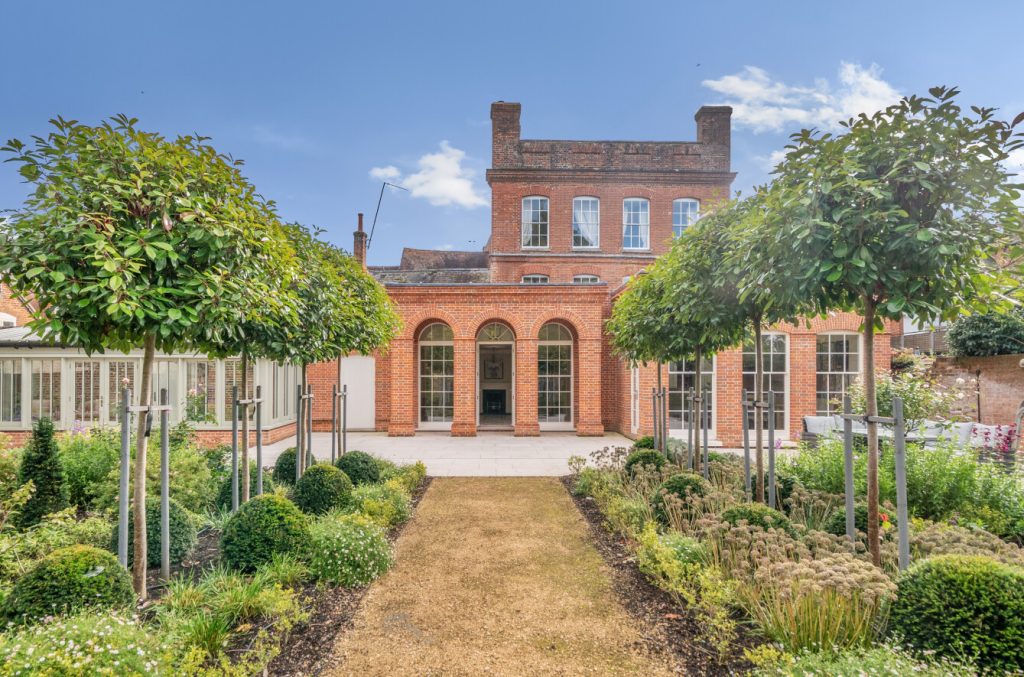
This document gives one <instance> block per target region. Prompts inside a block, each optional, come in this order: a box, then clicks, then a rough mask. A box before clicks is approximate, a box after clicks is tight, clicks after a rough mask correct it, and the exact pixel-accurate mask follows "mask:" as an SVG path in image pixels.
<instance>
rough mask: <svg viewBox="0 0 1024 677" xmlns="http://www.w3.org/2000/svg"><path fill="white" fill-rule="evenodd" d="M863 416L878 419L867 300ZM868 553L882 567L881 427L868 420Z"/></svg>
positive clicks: (866, 301) (872, 324)
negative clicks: (879, 451)
mask: <svg viewBox="0 0 1024 677" xmlns="http://www.w3.org/2000/svg"><path fill="white" fill-rule="evenodd" d="M863 370H864V372H863V379H864V409H865V411H864V413H865V414H866V415H867V416H868V417H871V416H878V399H877V398H876V396H875V301H874V299H872V298H871V297H870V296H865V297H864V366H863ZM867 427H868V496H867V500H868V550H869V551H871V560H872V561H873V562H874V563H875V566H882V544H881V541H880V540H879V533H878V423H875V422H874V421H871V420H870V418H869V420H868V424H867Z"/></svg>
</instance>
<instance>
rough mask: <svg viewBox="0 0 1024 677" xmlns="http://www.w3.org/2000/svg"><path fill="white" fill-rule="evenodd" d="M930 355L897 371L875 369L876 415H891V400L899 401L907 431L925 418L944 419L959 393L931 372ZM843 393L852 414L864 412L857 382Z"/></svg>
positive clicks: (860, 390) (860, 391) (952, 407)
mask: <svg viewBox="0 0 1024 677" xmlns="http://www.w3.org/2000/svg"><path fill="white" fill-rule="evenodd" d="M934 362H935V360H934V359H933V358H926V357H922V358H919V359H918V361H917V363H916V364H914V365H912V366H910V367H908V368H907V369H905V370H903V371H900V372H891V371H888V370H885V371H876V374H875V400H876V401H877V402H878V415H879V416H892V402H893V400H894V399H895V398H897V397H898V398H900V399H902V400H903V416H904V418H905V419H906V422H907V430H917V429H918V428H919V427H920V426H921V425H922V424H923V423H924V422H925V421H926V420H928V419H940V420H946V419H948V418H950V416H951V415H952V414H953V412H954V409H955V408H956V405H957V402H958V399H959V397H961V396H962V395H963V393H962V392H961V391H960V389H959V387H947V386H945V385H943V384H942V383H940V382H939V380H938V378H937V377H936V376H935V374H934V373H933V372H932V371H931V367H932V364H933V363H934ZM847 392H848V393H849V395H850V403H851V405H852V406H853V411H854V413H858V414H863V413H864V412H865V410H866V409H865V404H866V403H865V399H864V386H863V384H861V382H860V381H855V382H853V383H852V384H850V387H849V388H848V390H847Z"/></svg>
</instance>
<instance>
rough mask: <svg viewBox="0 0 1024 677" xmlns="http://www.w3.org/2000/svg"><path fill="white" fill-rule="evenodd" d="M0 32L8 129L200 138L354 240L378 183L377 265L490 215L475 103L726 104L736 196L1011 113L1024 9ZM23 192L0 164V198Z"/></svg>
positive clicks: (589, 123) (71, 10)
mask: <svg viewBox="0 0 1024 677" xmlns="http://www.w3.org/2000/svg"><path fill="white" fill-rule="evenodd" d="M3 15H4V16H3V19H4V20H3V24H4V27H5V30H4V35H3V36H2V37H0V92H2V95H0V136H2V137H4V139H7V138H11V137H17V138H22V139H24V138H26V137H28V136H30V135H32V134H43V133H45V132H46V121H47V120H48V119H49V118H51V117H54V116H56V115H63V116H65V117H69V118H75V119H78V120H82V121H87V122H96V121H98V120H99V119H101V118H103V117H107V116H110V115H112V114H116V113H127V114H129V115H133V116H135V117H138V118H139V119H140V121H141V125H142V126H143V127H145V128H148V129H153V130H157V131H160V132H163V133H165V134H168V135H173V134H179V133H189V132H193V131H197V132H200V133H202V134H204V135H208V136H212V137H213V140H214V141H213V142H214V144H215V145H216V146H217V148H218V149H219V150H221V151H223V152H229V153H231V154H233V155H234V156H236V157H239V158H243V159H245V160H246V170H245V171H246V173H247V175H248V176H249V177H250V178H251V179H252V181H253V182H254V183H255V184H256V186H257V187H258V188H259V190H260V191H261V192H262V193H264V194H265V195H267V196H268V197H270V198H272V199H274V200H276V201H277V203H278V206H279V211H280V213H281V215H282V217H283V218H285V219H288V220H296V221H301V222H303V223H307V224H311V225H318V226H320V227H322V228H324V229H325V230H326V231H327V237H328V238H329V239H331V240H332V241H334V242H336V243H337V244H340V245H342V246H344V247H346V248H350V247H351V232H352V230H353V229H354V226H355V214H356V212H359V211H362V212H365V213H367V219H372V215H373V210H374V207H375V206H376V202H377V196H378V191H379V189H380V185H381V183H380V179H381V178H382V177H393V178H394V179H395V180H396V181H398V182H401V183H404V184H406V185H407V186H409V187H411V188H414V191H413V192H411V193H400V192H391V191H389V192H388V193H387V194H385V196H384V204H383V206H382V209H381V216H380V220H379V221H378V224H377V232H376V234H375V235H374V239H373V244H372V247H371V250H370V262H371V263H375V264H386V263H397V261H398V257H399V254H400V252H401V248H402V246H414V247H429V248H434V247H444V248H455V249H461V248H468V249H479V248H480V247H481V246H482V245H483V243H484V242H485V241H486V239H487V236H488V232H489V228H490V211H489V209H488V204H489V190H488V188H487V185H486V182H485V181H484V172H485V171H486V169H487V166H488V164H489V160H490V123H489V114H488V111H489V105H490V103H491V101H494V100H498V99H502V100H506V101H519V102H521V103H522V104H523V119H522V124H523V136H524V137H526V138H578V139H591V138H595V139H653V140H687V139H692V138H694V136H695V132H694V127H693V113H694V112H695V111H696V110H697V108H698V107H700V106H701V105H702V104H713V103H731V104H733V105H735V106H737V115H736V117H735V120H734V122H735V125H734V131H733V167H734V169H735V171H737V172H738V173H739V176H738V178H737V181H736V184H735V188H736V189H740V190H744V191H747V190H749V188H750V187H751V186H752V185H754V184H756V183H760V182H762V181H764V180H765V178H766V177H767V172H768V170H769V168H770V166H771V159H772V157H773V154H774V153H778V151H779V150H780V149H781V148H782V147H783V145H785V143H786V138H787V134H788V133H790V132H793V131H796V130H797V129H799V128H800V127H801V126H805V125H807V124H814V125H828V124H830V123H831V121H832V120H834V119H835V117H836V116H837V115H843V114H847V113H855V112H859V110H860V109H863V108H871V107H876V108H877V107H879V106H881V105H884V103H886V102H887V100H888V99H890V98H892V97H895V96H897V95H898V94H905V93H924V92H926V90H927V88H928V87H930V86H933V85H936V84H955V85H958V86H960V87H961V88H962V89H963V91H964V95H965V96H964V100H965V102H969V103H975V104H979V105H987V106H995V107H999V108H1001V109H1003V110H1004V111H1005V112H1006V117H1008V118H1009V117H1012V116H1013V115H1015V114H1016V113H1017V112H1020V111H1022V110H1024V52H1022V51H1021V50H1020V49H1019V45H1020V27H1021V26H1022V25H1024V3H1021V2H1018V1H1016V0H1006V1H1003V2H976V3H971V4H969V5H965V4H963V3H962V2H956V3H954V2H946V1H932V2H910V1H907V2H895V1H892V0H890V1H889V2H868V1H861V2H857V3H837V2H825V1H824V0H820V1H819V2H795V1H791V2H785V3H781V2H777V3H769V2H764V1H763V0H762V1H760V2H693V1H690V2H682V1H677V2H628V3H626V2H623V3H611V2H602V3H593V2H551V1H550V0H549V1H548V2H515V3H513V2H508V1H505V2H484V1H482V0H478V1H477V2H461V3H454V2H439V1H434V2H397V1H393V2H386V3H365V2H364V3H358V6H356V3H340V2H299V1H293V2H290V3H269V2H254V1H250V2H226V1H221V0H206V1H205V2H188V1H182V0H175V2H173V3H171V2H166V3H157V2H142V1H138V0H137V1H136V2H104V1H102V0H95V1H93V2H84V1H79V2H58V1H50V2H45V3H43V2H38V3H32V2H20V3H6V4H5V7H4V12H3ZM24 193H25V186H24V185H23V184H21V183H20V179H19V177H18V176H17V174H16V172H15V171H14V167H13V166H11V165H9V164H8V165H2V166H0V209H2V208H10V207H15V206H17V205H18V204H20V202H21V199H22V198H23V196H24Z"/></svg>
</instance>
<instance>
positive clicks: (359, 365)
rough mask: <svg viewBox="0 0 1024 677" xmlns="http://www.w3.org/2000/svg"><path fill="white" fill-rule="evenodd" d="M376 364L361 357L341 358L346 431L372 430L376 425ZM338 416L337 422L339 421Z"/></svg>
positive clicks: (369, 358)
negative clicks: (346, 408)
mask: <svg viewBox="0 0 1024 677" xmlns="http://www.w3.org/2000/svg"><path fill="white" fill-rule="evenodd" d="M376 372H377V370H376V362H374V359H373V358H372V357H364V356H362V355H359V356H353V357H343V358H341V384H342V386H344V387H347V388H348V398H347V400H348V429H349V430H373V429H374V425H375V423H376V421H375V416H376V401H377V390H376V383H377V381H376ZM340 418H341V417H340V416H339V420H340Z"/></svg>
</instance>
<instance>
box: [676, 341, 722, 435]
mask: <svg viewBox="0 0 1024 677" xmlns="http://www.w3.org/2000/svg"><path fill="white" fill-rule="evenodd" d="M717 357H718V356H717V355H712V356H711V357H710V358H708V357H704V358H702V359H701V377H702V378H704V377H705V376H707V377H709V378H710V379H711V421H710V422H709V424H708V437H709V438H711V439H717V437H718V436H717V431H718V425H717V420H718V369H717V367H718V359H717ZM681 361H682V362H683V363H684V365H685V366H688V367H690V369H689V370H686V369H684V370H682V371H678V370H676V369H673V368H672V367H673V365H674V364H676V363H675V362H669V365H668V383H669V402H671V401H672V400H671V397H672V393H673V392H675V391H673V390H672V389H671V384H672V375H673V374H683V375H684V376H685V375H687V374H689V375H690V376H691V377H692V376H694V375H695V372H694V369H693V367H694V366H695V364H694V360H681ZM681 380H685V379H681ZM680 397H681V401H682V402H681V403H682V406H683V410H682V411H681V412H680V418H679V427H678V428H677V427H673V426H672V424H671V420H672V412H673V411H675V410H674V409H671V408H669V421H670V423H669V436H670V437H683V438H685V436H686V433H687V430H688V428H687V427H686V425H685V422H684V420H683V419H684V418H685V414H686V407H687V406H688V405H687V402H686V389H683V392H682V393H681V395H680ZM697 415H698V416H699V412H698V414H697Z"/></svg>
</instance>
